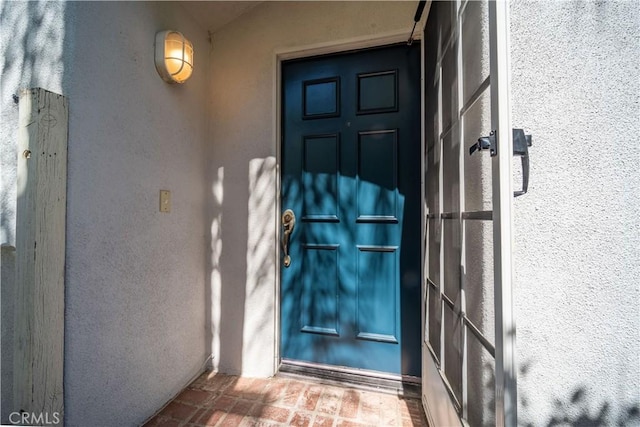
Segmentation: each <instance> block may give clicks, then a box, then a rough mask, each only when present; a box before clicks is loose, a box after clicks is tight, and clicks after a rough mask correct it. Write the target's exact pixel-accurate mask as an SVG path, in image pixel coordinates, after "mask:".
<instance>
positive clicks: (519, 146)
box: [469, 129, 531, 197]
mask: <svg viewBox="0 0 640 427" xmlns="http://www.w3.org/2000/svg"><path fill="white" fill-rule="evenodd" d="M512 138H513V155H514V156H518V157H520V161H521V162H522V190H518V191H514V192H513V197H518V196H522V195H523V194H526V192H527V190H528V189H529V147H531V135H525V133H524V130H523V129H513V133H512ZM484 150H489V153H490V154H491V157H495V156H496V155H498V151H497V147H496V131H491V133H490V134H489V136H483V137H481V138H478V142H476V143H475V144H473V145H472V146H471V147H469V155H472V154H473V153H475V152H476V151H484Z"/></svg>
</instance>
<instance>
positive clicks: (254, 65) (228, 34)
mask: <svg viewBox="0 0 640 427" xmlns="http://www.w3.org/2000/svg"><path fill="white" fill-rule="evenodd" d="M415 7H416V4H415V3H414V2H265V3H263V4H261V5H259V6H258V7H256V8H254V9H252V10H251V11H250V12H249V13H247V14H246V15H244V16H242V17H240V18H239V19H238V20H235V21H233V22H232V23H231V24H229V25H227V26H226V27H224V28H223V29H222V30H220V31H218V32H216V33H215V34H214V35H213V49H212V54H211V85H212V90H211V102H212V112H211V120H212V123H213V126H212V132H211V144H210V146H209V147H210V158H211V162H210V163H209V168H210V171H209V172H210V176H211V188H212V190H211V195H210V198H211V199H212V200H213V204H214V212H213V215H212V217H211V222H212V227H211V229H212V247H213V256H212V267H213V268H212V272H211V278H212V307H211V309H212V312H211V318H212V323H211V333H212V336H213V348H212V352H213V357H214V358H213V364H214V367H215V368H217V369H219V370H221V371H223V372H231V373H243V374H245V375H254V376H255V375H257V376H268V375H272V374H274V372H275V370H274V369H275V360H274V357H275V356H276V346H277V339H276V333H277V332H276V324H275V322H276V315H277V311H276V305H277V300H276V298H277V295H276V271H277V269H279V268H280V263H279V260H277V259H275V255H274V254H275V249H276V244H277V243H276V241H275V229H276V224H277V218H278V216H279V213H278V212H276V194H275V180H276V176H277V170H276V160H275V159H276V157H277V144H276V140H275V137H274V135H275V126H276V113H275V110H274V109H275V108H276V104H275V87H274V85H275V64H276V62H275V61H276V52H277V51H282V50H285V49H295V48H296V47H300V48H302V47H303V46H309V45H314V44H319V43H330V42H338V41H344V40H347V39H351V38H354V37H364V36H372V37H374V36H376V35H377V34H382V33H387V32H393V31H398V30H404V29H407V28H409V29H410V28H411V25H412V23H413V15H414V13H415ZM408 35H409V31H407V37H408ZM222 177H223V178H222Z"/></svg>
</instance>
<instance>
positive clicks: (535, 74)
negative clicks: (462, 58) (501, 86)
mask: <svg viewBox="0 0 640 427" xmlns="http://www.w3.org/2000/svg"><path fill="white" fill-rule="evenodd" d="M511 14H512V16H511V18H512V21H511V29H512V31H511V37H512V39H511V45H512V58H511V59H512V82H511V87H512V91H513V92H512V95H513V123H514V126H515V127H524V128H525V129H526V130H527V131H528V132H530V133H531V134H532V135H533V146H532V147H531V149H530V153H531V182H530V187H529V193H528V194H527V195H525V196H522V197H520V198H517V199H516V200H515V202H514V206H515V215H516V217H515V218H516V221H515V233H516V234H515V235H516V242H515V243H516V253H515V255H514V259H515V278H516V289H515V303H516V304H515V308H516V320H517V335H518V337H517V348H518V359H519V363H520V373H519V378H518V392H519V414H518V415H519V419H520V422H521V424H523V425H526V424H529V423H531V424H534V425H547V424H552V421H554V420H556V421H558V420H559V421H562V420H565V422H566V423H568V424H572V425H603V424H609V425H614V424H615V425H629V424H630V422H629V420H628V417H629V414H630V412H629V411H632V410H633V409H634V408H635V411H636V412H635V413H636V418H635V423H638V422H640V419H639V418H638V408H639V407H640V370H639V369H638V367H639V366H640V334H639V333H638V331H639V330H640V310H639V309H638V303H639V302H640V288H639V287H640V281H639V277H640V232H639V231H640V215H639V210H638V207H640V201H639V196H638V195H639V194H640V173H639V172H638V160H640V156H639V155H638V135H640V126H639V124H638V119H639V118H640V73H639V71H638V69H639V66H638V58H639V57H640V9H639V8H638V4H637V2H633V1H628V2H624V1H620V2H592V1H588V2H585V1H575V2H542V1H541V2H524V1H514V2H513V3H512V6H511ZM590 420H591V421H595V422H594V423H589V422H588V421H590ZM618 423H620V424H618Z"/></svg>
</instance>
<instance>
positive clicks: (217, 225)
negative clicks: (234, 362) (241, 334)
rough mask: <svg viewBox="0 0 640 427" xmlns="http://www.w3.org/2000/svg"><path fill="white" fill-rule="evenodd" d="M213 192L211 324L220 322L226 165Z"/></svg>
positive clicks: (215, 334) (214, 340)
mask: <svg viewBox="0 0 640 427" xmlns="http://www.w3.org/2000/svg"><path fill="white" fill-rule="evenodd" d="M211 193H212V194H213V201H214V203H215V208H216V209H215V210H216V211H217V212H218V215H217V216H216V217H215V218H214V219H213V221H211V325H212V327H214V326H215V325H219V324H220V298H221V295H220V290H221V289H222V275H221V273H220V255H221V254H222V209H221V207H222V202H223V200H224V167H220V168H218V175H217V177H216V179H215V181H214V182H213V184H212V185H211ZM210 333H211V353H212V354H214V355H216V354H220V334H219V331H215V330H212V331H211V332H210ZM219 363H220V358H215V357H214V358H213V360H212V364H213V366H212V367H213V369H214V370H217V369H218V368H219Z"/></svg>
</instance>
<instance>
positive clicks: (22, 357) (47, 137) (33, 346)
mask: <svg viewBox="0 0 640 427" xmlns="http://www.w3.org/2000/svg"><path fill="white" fill-rule="evenodd" d="M18 117H19V123H18V126H19V131H18V132H19V133H18V180H17V184H18V201H17V211H16V306H15V308H16V310H15V313H16V315H15V347H14V372H13V375H14V383H13V387H14V393H13V398H14V402H13V403H14V406H13V408H12V410H13V411H16V412H17V411H23V412H26V413H28V414H30V416H31V417H33V418H29V419H28V421H29V422H30V423H32V422H33V421H34V420H36V421H40V423H46V424H62V416H63V404H64V400H63V366H64V272H65V219H66V199H67V137H68V121H69V119H68V117H69V105H68V101H67V99H66V98H65V97H63V96H62V95H58V94H55V93H52V92H48V91H46V90H44V89H39V88H38V89H28V90H24V91H23V92H22V93H21V94H20V104H19V114H18ZM38 417H42V418H38ZM45 417H46V420H45Z"/></svg>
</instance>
